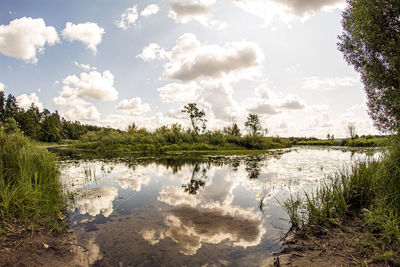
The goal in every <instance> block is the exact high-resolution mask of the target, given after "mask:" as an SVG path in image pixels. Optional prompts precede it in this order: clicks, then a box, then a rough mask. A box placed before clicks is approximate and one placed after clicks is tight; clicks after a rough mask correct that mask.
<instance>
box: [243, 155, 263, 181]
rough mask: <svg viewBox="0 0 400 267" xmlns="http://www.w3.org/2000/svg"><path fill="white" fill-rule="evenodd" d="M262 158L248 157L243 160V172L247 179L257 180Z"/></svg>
mask: <svg viewBox="0 0 400 267" xmlns="http://www.w3.org/2000/svg"><path fill="white" fill-rule="evenodd" d="M262 160H263V158H261V157H249V158H247V159H246V160H245V165H246V167H245V170H246V171H247V177H249V179H258V177H259V176H260V172H261V167H262V164H261V161H262Z"/></svg>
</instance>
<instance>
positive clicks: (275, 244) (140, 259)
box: [59, 147, 379, 266]
mask: <svg viewBox="0 0 400 267" xmlns="http://www.w3.org/2000/svg"><path fill="white" fill-rule="evenodd" d="M374 151H375V152H376V150H373V151H372V150H366V149H359V150H351V151H350V150H346V149H339V148H318V147H315V148H310V147H295V148H290V149H280V150H272V151H270V152H268V153H266V154H257V155H244V156H243V155H241V156H215V155H195V154H179V155H165V156H155V157H153V156H142V157H140V156H130V157H117V158H106V159H96V158H92V159H87V158H85V159H84V158H82V155H79V154H78V155H76V154H67V155H65V154H64V155H61V157H62V160H61V162H60V163H59V164H60V168H61V179H62V182H63V185H64V191H65V192H66V193H67V194H68V195H69V196H70V202H69V205H68V210H69V216H68V222H69V224H70V225H71V228H72V230H73V231H74V232H75V234H76V236H77V239H78V242H79V244H80V245H81V246H83V247H84V248H85V250H86V251H87V254H88V255H89V261H90V263H91V264H93V265H94V266H97V265H98V266H262V265H263V262H264V261H265V260H266V259H267V258H268V257H270V256H271V255H272V253H274V252H279V251H280V250H281V244H280V238H281V237H282V236H283V235H284V234H285V233H286V232H287V231H288V229H289V228H290V224H289V222H288V217H287V215H286V213H285V212H284V211H283V209H282V208H281V206H280V204H279V203H281V202H282V201H284V200H285V199H287V198H288V197H289V195H290V194H296V193H303V192H304V191H310V190H313V189H315V188H316V187H317V186H318V184H319V183H320V182H321V181H323V180H324V179H326V177H327V176H328V175H329V174H331V173H333V172H334V171H337V170H339V169H343V167H344V166H350V165H351V163H352V162H355V161H358V160H363V159H365V158H366V157H369V156H368V155H372V154H374ZM378 155H379V153H375V157H378Z"/></svg>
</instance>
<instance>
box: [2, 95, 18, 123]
mask: <svg viewBox="0 0 400 267" xmlns="http://www.w3.org/2000/svg"><path fill="white" fill-rule="evenodd" d="M18 110H19V108H18V105H17V100H16V99H15V96H13V95H12V94H9V95H8V96H7V100H6V105H5V110H4V118H14V119H15V116H16V115H17V113H18Z"/></svg>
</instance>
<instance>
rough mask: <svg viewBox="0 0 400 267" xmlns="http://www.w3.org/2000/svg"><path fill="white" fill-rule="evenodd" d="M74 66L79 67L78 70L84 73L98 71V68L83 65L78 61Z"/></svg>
mask: <svg viewBox="0 0 400 267" xmlns="http://www.w3.org/2000/svg"><path fill="white" fill-rule="evenodd" d="M74 65H75V66H77V67H78V68H80V69H82V70H84V71H90V70H96V67H92V66H90V65H89V64H81V63H78V62H76V61H74Z"/></svg>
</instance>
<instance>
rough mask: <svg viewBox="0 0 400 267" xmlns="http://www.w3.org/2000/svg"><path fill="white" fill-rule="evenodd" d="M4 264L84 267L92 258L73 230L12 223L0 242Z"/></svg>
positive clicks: (0, 254) (1, 264)
mask: <svg viewBox="0 0 400 267" xmlns="http://www.w3.org/2000/svg"><path fill="white" fill-rule="evenodd" d="M0 266H49V267H50V266H60V267H64V266H65V267H67V266H74V267H83V266H89V259H88V256H87V253H86V251H85V249H84V248H82V247H81V246H79V245H78V244H77V240H76V236H75V235H74V234H73V233H72V232H63V233H55V232H52V231H47V230H45V229H44V228H36V229H32V230H27V229H26V227H24V226H22V225H9V226H7V228H5V229H4V234H3V236H2V241H1V243H0Z"/></svg>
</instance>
